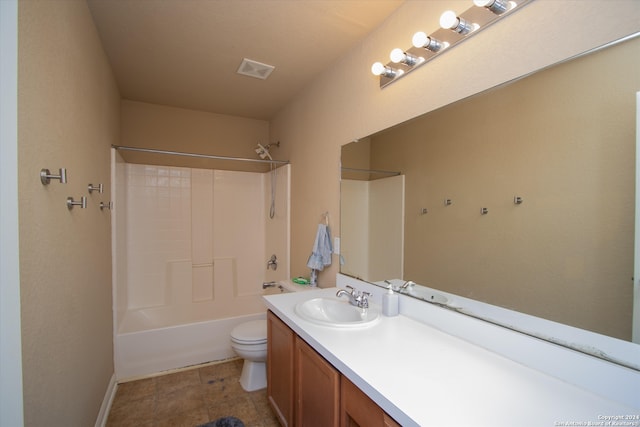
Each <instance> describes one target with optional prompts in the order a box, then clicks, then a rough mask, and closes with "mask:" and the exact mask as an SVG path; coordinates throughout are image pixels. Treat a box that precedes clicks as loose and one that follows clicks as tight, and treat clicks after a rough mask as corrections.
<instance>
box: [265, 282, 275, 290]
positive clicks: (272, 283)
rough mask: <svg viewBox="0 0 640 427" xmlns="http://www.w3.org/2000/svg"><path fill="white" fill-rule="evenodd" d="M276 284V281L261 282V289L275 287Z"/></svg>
mask: <svg viewBox="0 0 640 427" xmlns="http://www.w3.org/2000/svg"><path fill="white" fill-rule="evenodd" d="M276 285H277V283H276V282H262V289H267V288H275V287H276Z"/></svg>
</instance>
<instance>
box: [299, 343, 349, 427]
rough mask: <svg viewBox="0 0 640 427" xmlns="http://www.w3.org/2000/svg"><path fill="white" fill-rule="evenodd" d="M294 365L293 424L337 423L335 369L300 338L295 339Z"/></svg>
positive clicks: (310, 426)
mask: <svg viewBox="0 0 640 427" xmlns="http://www.w3.org/2000/svg"><path fill="white" fill-rule="evenodd" d="M296 368H297V371H296V375H297V379H296V397H297V404H296V426H298V427H330V426H338V425H339V410H340V374H339V373H338V371H337V370H336V369H335V368H334V367H333V366H332V365H331V364H330V363H329V362H327V361H326V360H324V359H323V358H322V356H320V355H319V354H318V353H316V351H315V350H314V349H313V348H311V347H310V346H309V345H308V344H307V343H306V342H304V340H302V339H301V338H300V337H297V338H296Z"/></svg>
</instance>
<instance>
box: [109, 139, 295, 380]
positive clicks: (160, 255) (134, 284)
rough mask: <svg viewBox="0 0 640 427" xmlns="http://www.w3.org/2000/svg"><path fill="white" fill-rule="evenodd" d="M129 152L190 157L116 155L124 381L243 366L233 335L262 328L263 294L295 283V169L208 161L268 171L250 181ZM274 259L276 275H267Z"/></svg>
mask: <svg viewBox="0 0 640 427" xmlns="http://www.w3.org/2000/svg"><path fill="white" fill-rule="evenodd" d="M263 148H264V147H263ZM124 150H137V151H152V152H154V154H158V153H159V154H163V155H168V156H176V155H183V154H186V153H175V152H166V151H163V152H158V151H157V150H148V149H134V148H128V147H114V149H112V189H113V190H112V191H113V194H112V197H113V198H114V200H115V207H114V210H113V212H112V230H113V236H112V237H113V246H112V247H113V279H114V284H113V288H114V293H113V298H114V352H115V371H116V377H117V379H118V380H123V379H130V378H135V377H141V376H145V375H149V374H153V373H156V372H161V371H165V370H170V369H176V368H181V367H185V366H190V365H194V364H199V363H204V362H209V361H214V360H222V359H226V358H230V357H234V356H236V354H235V353H234V351H233V349H232V347H231V342H230V333H231V331H232V330H233V329H234V328H235V327H236V326H238V325H240V324H242V323H244V322H247V321H252V320H258V319H264V318H265V305H264V303H263V302H262V295H263V293H264V292H265V291H264V290H263V288H262V284H263V283H264V282H268V281H274V280H280V279H285V278H287V277H288V275H289V274H288V273H289V263H288V260H289V187H290V166H289V164H288V162H283V161H274V160H271V159H269V160H254V159H237V158H228V157H220V156H202V157H204V158H214V159H215V160H216V161H218V163H216V164H219V161H227V160H230V161H232V162H234V163H235V164H238V163H239V162H243V161H246V162H247V163H254V162H265V165H266V166H268V167H266V168H263V169H266V170H264V171H251V172H249V171H246V170H241V169H242V168H241V167H240V168H236V170H223V169H201V168H192V167H177V166H159V165H152V164H140V163H127V161H126V160H125V158H124V156H122V154H121V152H122V151H124ZM186 155H187V156H200V155H194V154H186ZM167 164H169V162H167ZM263 166H264V165H263ZM238 169H240V170H238ZM245 169H246V168H245ZM254 169H255V168H254ZM273 257H275V258H276V259H277V264H275V265H277V266H278V268H277V270H275V269H271V268H267V267H268V266H269V265H271V266H273V265H274V264H273V259H274V258H273ZM269 290H270V289H267V291H269Z"/></svg>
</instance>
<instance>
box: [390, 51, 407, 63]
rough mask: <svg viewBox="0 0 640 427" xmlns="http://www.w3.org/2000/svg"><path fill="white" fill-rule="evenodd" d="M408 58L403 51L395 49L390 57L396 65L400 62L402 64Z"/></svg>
mask: <svg viewBox="0 0 640 427" xmlns="http://www.w3.org/2000/svg"><path fill="white" fill-rule="evenodd" d="M406 57H407V56H406V55H405V54H404V51H403V50H402V49H399V48H395V49H393V50H392V51H391V54H390V55H389V58H390V59H391V62H395V63H396V64H397V63H398V62H402V61H403V60H404V59H405V58H406Z"/></svg>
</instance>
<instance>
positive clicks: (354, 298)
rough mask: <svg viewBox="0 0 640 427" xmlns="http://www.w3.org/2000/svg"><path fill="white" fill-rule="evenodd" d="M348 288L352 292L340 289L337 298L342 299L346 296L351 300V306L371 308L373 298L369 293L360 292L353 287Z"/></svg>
mask: <svg viewBox="0 0 640 427" xmlns="http://www.w3.org/2000/svg"><path fill="white" fill-rule="evenodd" d="M347 288H348V289H350V291H345V290H344V289H338V292H336V296H337V297H338V298H340V297H342V296H345V295H346V296H347V297H348V298H349V304H351V305H355V306H356V307H359V308H369V297H370V296H371V294H370V293H369V292H364V291H362V292H360V291H358V290H357V289H354V288H353V287H352V286H347Z"/></svg>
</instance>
